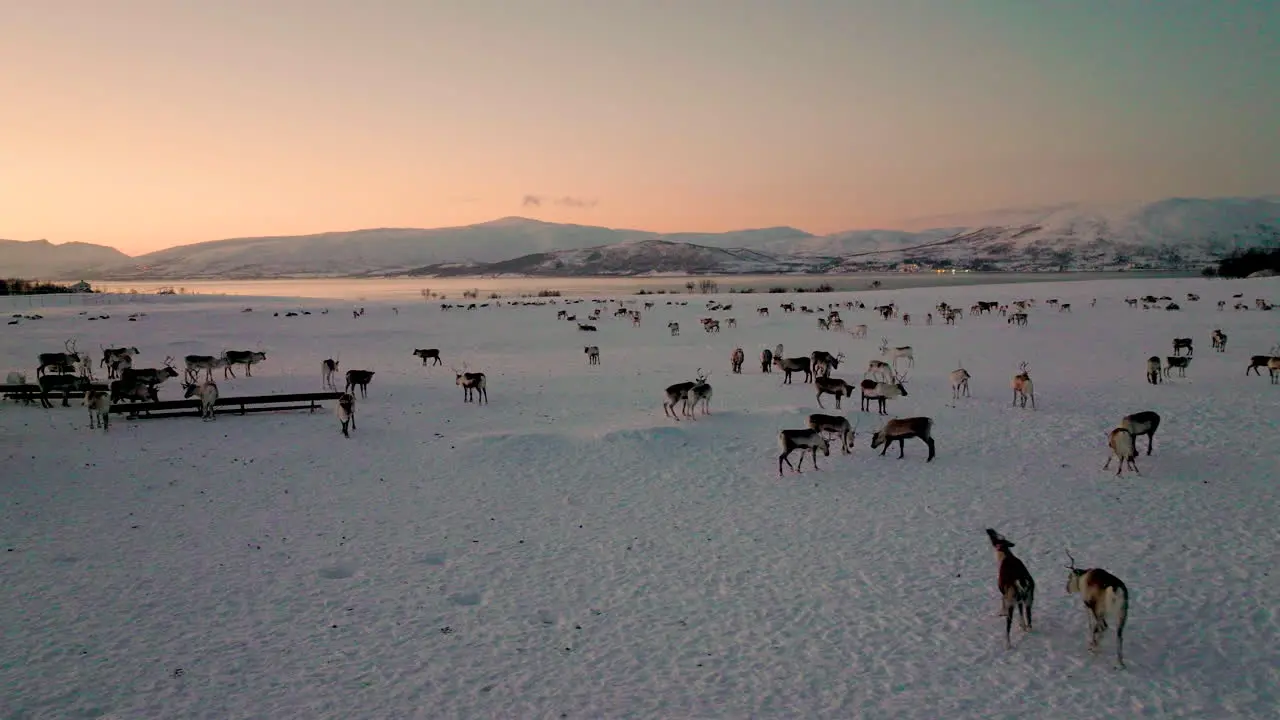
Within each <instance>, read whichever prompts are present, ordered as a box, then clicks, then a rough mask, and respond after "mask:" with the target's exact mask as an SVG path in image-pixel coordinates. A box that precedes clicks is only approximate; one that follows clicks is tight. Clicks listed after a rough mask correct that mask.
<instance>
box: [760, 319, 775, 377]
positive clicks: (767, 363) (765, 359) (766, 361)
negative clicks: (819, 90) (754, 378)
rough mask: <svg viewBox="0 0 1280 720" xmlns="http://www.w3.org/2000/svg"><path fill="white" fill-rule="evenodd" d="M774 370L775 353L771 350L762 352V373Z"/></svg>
mask: <svg viewBox="0 0 1280 720" xmlns="http://www.w3.org/2000/svg"><path fill="white" fill-rule="evenodd" d="M766 309H767V308H766ZM772 369H773V352H772V351H770V350H769V348H765V349H763V350H761V351H760V372H765V373H767V372H770V371H771V370H772Z"/></svg>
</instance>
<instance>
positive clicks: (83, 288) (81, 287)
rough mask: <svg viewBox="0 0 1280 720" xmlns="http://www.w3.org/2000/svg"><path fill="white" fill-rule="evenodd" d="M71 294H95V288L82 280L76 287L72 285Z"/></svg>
mask: <svg viewBox="0 0 1280 720" xmlns="http://www.w3.org/2000/svg"><path fill="white" fill-rule="evenodd" d="M71 292H78V293H80V292H85V293H91V292H93V286H92V285H90V284H89V283H87V282H85V281H83V280H81V281H80V282H78V283H76V284H75V285H72V286H71Z"/></svg>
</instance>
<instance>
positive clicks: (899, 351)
mask: <svg viewBox="0 0 1280 720" xmlns="http://www.w3.org/2000/svg"><path fill="white" fill-rule="evenodd" d="M880 354H881V355H888V356H889V363H890V364H891V365H893V367H895V368H896V367H898V359H899V358H906V359H907V367H909V368H913V367H915V366H916V357H915V355H914V354H913V351H912V349H911V346H910V345H906V346H903V347H896V348H893V349H892V350H890V349H889V338H880Z"/></svg>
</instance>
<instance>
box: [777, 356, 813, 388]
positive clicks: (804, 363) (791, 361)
mask: <svg viewBox="0 0 1280 720" xmlns="http://www.w3.org/2000/svg"><path fill="white" fill-rule="evenodd" d="M773 364H774V365H776V366H777V367H778V369H779V370H781V371H782V372H783V373H785V375H784V376H783V378H782V384H783V385H790V384H791V373H796V372H802V373H804V381H805V382H807V383H809V382H813V370H812V369H810V365H809V358H807V357H798V358H784V357H782V356H781V355H776V354H775V355H774V356H773Z"/></svg>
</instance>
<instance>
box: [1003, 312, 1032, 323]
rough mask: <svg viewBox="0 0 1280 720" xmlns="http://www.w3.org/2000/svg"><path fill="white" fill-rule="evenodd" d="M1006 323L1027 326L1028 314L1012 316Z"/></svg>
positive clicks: (1020, 313) (1022, 313) (1021, 313)
mask: <svg viewBox="0 0 1280 720" xmlns="http://www.w3.org/2000/svg"><path fill="white" fill-rule="evenodd" d="M1005 322H1006V323H1007V324H1009V325H1026V324H1027V314H1026V313H1024V312H1019V313H1014V314H1012V315H1010V316H1009V319H1008V320H1006V321H1005Z"/></svg>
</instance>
